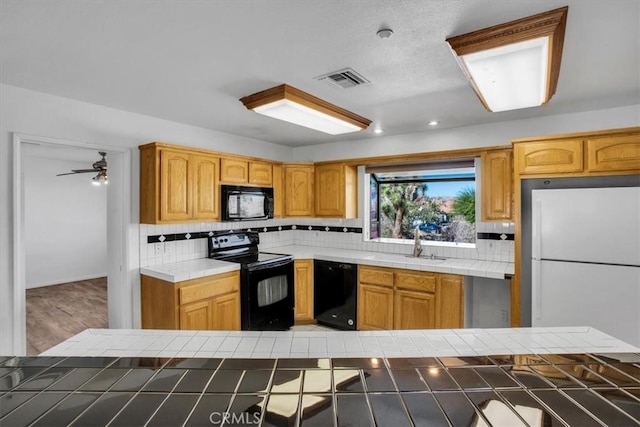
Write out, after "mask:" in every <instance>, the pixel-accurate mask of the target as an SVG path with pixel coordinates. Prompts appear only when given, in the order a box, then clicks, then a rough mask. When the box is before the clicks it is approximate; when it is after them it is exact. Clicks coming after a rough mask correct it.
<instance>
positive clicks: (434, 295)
mask: <svg viewBox="0 0 640 427" xmlns="http://www.w3.org/2000/svg"><path fill="white" fill-rule="evenodd" d="M463 285H464V277H463V276H457V275H454V274H441V273H433V272H426V271H415V270H404V269H395V268H384V267H369V266H366V265H361V266H359V268H358V329H359V330H361V331H367V330H385V329H432V328H463V327H464V295H463Z"/></svg>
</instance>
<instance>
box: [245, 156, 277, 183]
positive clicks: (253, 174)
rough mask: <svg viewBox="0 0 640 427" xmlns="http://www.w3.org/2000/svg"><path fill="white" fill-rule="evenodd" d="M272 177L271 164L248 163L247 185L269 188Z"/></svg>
mask: <svg viewBox="0 0 640 427" xmlns="http://www.w3.org/2000/svg"><path fill="white" fill-rule="evenodd" d="M272 183H273V177H272V173H271V164H270V163H265V162H249V184H255V185H263V186H265V187H271V185H272Z"/></svg>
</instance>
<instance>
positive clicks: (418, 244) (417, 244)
mask: <svg viewBox="0 0 640 427" xmlns="http://www.w3.org/2000/svg"><path fill="white" fill-rule="evenodd" d="M422 251H423V249H422V241H421V240H420V232H419V231H418V229H417V228H416V231H415V235H414V239H413V256H414V257H416V258H418V257H419V256H420V254H422Z"/></svg>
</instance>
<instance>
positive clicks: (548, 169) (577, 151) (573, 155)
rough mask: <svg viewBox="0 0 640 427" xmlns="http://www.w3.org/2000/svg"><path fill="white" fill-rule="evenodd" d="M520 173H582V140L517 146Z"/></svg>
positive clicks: (530, 143)
mask: <svg viewBox="0 0 640 427" xmlns="http://www.w3.org/2000/svg"><path fill="white" fill-rule="evenodd" d="M514 150H515V151H514V155H515V158H516V165H517V170H518V173H519V174H521V175H528V174H555V173H568V172H582V169H583V164H582V158H583V151H582V139H563V140H556V141H554V140H551V141H544V142H527V143H523V144H516V145H515V148H514Z"/></svg>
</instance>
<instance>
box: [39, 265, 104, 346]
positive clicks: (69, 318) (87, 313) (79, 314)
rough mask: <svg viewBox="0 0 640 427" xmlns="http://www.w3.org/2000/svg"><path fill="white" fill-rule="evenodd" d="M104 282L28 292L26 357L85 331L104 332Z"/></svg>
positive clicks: (102, 280)
mask: <svg viewBox="0 0 640 427" xmlns="http://www.w3.org/2000/svg"><path fill="white" fill-rule="evenodd" d="M107 313H108V311H107V278H106V277H102V278H98V279H91V280H83V281H80V282H71V283H63V284H61V285H54V286H45V287H42V288H33V289H27V354H28V355H29V356H33V355H37V354H40V353H42V352H43V351H45V350H48V349H49V348H51V347H53V346H54V345H56V344H59V343H61V342H62V341H64V340H66V339H67V338H70V337H72V336H74V335H75V334H77V333H79V332H82V331H84V330H85V329H87V328H107V327H108V321H107Z"/></svg>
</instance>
